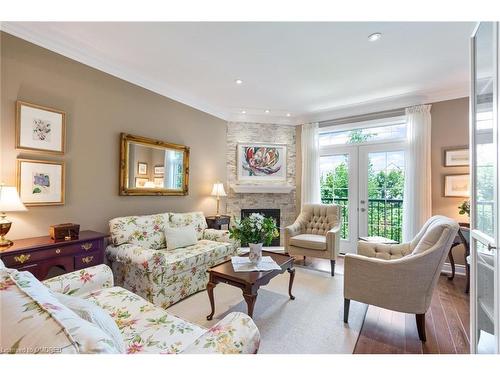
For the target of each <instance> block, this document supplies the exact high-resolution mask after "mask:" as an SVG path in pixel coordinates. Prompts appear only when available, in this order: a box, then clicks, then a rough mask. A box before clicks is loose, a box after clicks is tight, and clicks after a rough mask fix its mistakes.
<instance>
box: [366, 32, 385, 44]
mask: <svg viewBox="0 0 500 375" xmlns="http://www.w3.org/2000/svg"><path fill="white" fill-rule="evenodd" d="M380 38H382V33H373V34H370V35H368V40H369V41H370V42H376V41H377V40H379V39H380Z"/></svg>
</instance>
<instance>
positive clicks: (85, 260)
mask: <svg viewBox="0 0 500 375" xmlns="http://www.w3.org/2000/svg"><path fill="white" fill-rule="evenodd" d="M101 255H102V254H101V253H99V252H98V251H95V252H92V253H88V254H82V255H77V256H75V269H76V270H79V269H81V268H86V267H91V266H95V265H97V264H100V263H102V260H101Z"/></svg>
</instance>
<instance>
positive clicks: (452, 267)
mask: <svg viewBox="0 0 500 375" xmlns="http://www.w3.org/2000/svg"><path fill="white" fill-rule="evenodd" d="M448 259H449V260H450V265H451V275H450V276H448V280H453V278H454V277H455V259H454V258H453V247H452V248H451V249H450V251H449V252H448Z"/></svg>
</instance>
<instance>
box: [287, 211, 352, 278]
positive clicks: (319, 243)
mask: <svg viewBox="0 0 500 375" xmlns="http://www.w3.org/2000/svg"><path fill="white" fill-rule="evenodd" d="M340 210H341V207H340V206H337V205H334V204H305V205H304V206H303V208H302V212H301V213H300V215H299V217H298V218H297V219H296V220H295V223H293V224H292V225H290V226H288V227H286V228H285V251H286V252H287V253H288V254H290V255H292V256H293V255H298V256H304V257H306V256H310V257H313V258H323V259H330V264H331V274H332V276H334V274H335V261H336V259H337V255H338V254H339V250H340V226H341V222H342V219H341V217H342V216H341V214H340V213H341V212H340Z"/></svg>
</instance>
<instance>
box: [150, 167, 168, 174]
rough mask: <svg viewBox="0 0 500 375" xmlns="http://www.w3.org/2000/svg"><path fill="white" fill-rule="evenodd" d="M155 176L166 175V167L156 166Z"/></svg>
mask: <svg viewBox="0 0 500 375" xmlns="http://www.w3.org/2000/svg"><path fill="white" fill-rule="evenodd" d="M153 172H154V174H157V175H158V174H164V173H165V167H164V166H163V165H155V166H154V171H153Z"/></svg>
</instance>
